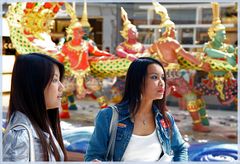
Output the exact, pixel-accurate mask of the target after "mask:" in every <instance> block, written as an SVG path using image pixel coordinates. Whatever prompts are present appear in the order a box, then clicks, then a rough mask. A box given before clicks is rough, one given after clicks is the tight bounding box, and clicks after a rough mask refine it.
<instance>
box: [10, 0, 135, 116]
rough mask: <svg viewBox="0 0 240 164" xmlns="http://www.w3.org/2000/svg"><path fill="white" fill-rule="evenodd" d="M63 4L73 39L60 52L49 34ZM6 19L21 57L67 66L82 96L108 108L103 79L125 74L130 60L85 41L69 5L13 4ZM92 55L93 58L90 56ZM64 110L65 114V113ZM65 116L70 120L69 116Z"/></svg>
mask: <svg viewBox="0 0 240 164" xmlns="http://www.w3.org/2000/svg"><path fill="white" fill-rule="evenodd" d="M62 5H65V7H66V11H67V13H68V14H69V15H70V16H71V24H70V26H69V27H68V29H67V35H68V36H70V37H69V38H70V40H68V39H67V40H68V41H67V42H66V43H65V44H64V45H63V47H62V48H60V49H59V47H58V46H57V45H56V44H55V43H54V42H53V41H52V40H51V36H50V33H51V28H52V27H53V21H54V18H55V15H56V14H57V12H58V11H59V9H60V8H61V6H62ZM7 20H8V24H9V28H10V37H11V40H12V42H13V45H14V47H15V48H16V50H17V52H18V53H19V54H26V53H29V52H39V53H44V54H48V55H50V56H52V57H55V58H57V59H58V60H60V61H62V62H63V63H64V64H65V68H66V75H67V77H71V78H72V79H73V80H76V86H77V93H78V95H79V97H83V96H84V95H85V93H86V92H87V91H90V92H92V93H93V94H94V95H95V96H96V97H97V101H98V102H99V105H100V107H101V108H103V107H106V106H107V102H106V100H105V97H104V96H102V93H101V79H102V78H105V77H115V76H123V75H125V74H126V70H127V69H128V67H129V65H130V63H131V61H130V60H127V59H119V58H116V57H114V56H113V55H111V54H109V53H107V52H104V51H100V50H98V49H97V47H96V46H95V45H94V44H93V43H92V42H88V41H86V40H84V39H82V37H83V34H84V32H83V29H82V25H81V23H80V22H79V21H78V20H77V17H76V15H75V12H74V10H73V9H72V7H71V6H70V4H68V3H61V2H44V3H43V2H27V3H26V2H18V3H13V4H11V5H10V7H9V11H8V13H7ZM90 53H91V54H93V56H89V54H90ZM70 88H72V87H70ZM65 102H66V100H65ZM66 108H67V105H66ZM64 110H65V109H63V113H64V112H66V111H64ZM63 117H65V118H67V117H68V115H67V113H66V116H63Z"/></svg>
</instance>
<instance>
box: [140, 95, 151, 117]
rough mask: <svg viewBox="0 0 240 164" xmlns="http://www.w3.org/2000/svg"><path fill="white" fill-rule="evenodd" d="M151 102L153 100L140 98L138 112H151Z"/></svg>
mask: <svg viewBox="0 0 240 164" xmlns="http://www.w3.org/2000/svg"><path fill="white" fill-rule="evenodd" d="M152 103H153V101H149V100H143V99H142V100H141V102H140V106H139V109H138V112H139V113H142V114H147V113H149V112H151V111H152Z"/></svg>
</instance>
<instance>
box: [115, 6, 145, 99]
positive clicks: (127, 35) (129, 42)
mask: <svg viewBox="0 0 240 164" xmlns="http://www.w3.org/2000/svg"><path fill="white" fill-rule="evenodd" d="M121 17H122V20H123V30H122V31H120V33H121V35H122V37H123V38H124V41H123V42H122V43H120V44H119V45H118V46H117V48H116V54H117V56H118V57H120V58H126V59H129V60H131V61H133V60H135V59H137V58H138V57H140V56H143V54H144V50H145V48H144V46H143V44H141V43H139V42H138V40H137V39H138V31H137V28H136V26H135V25H133V24H132V23H131V22H130V21H129V19H128V15H127V12H126V11H125V10H124V9H123V7H121ZM124 84H125V76H122V77H118V78H117V81H116V82H115V84H114V85H113V86H112V94H113V95H114V96H113V98H112V101H113V102H119V101H120V100H121V99H122V95H123V91H124Z"/></svg>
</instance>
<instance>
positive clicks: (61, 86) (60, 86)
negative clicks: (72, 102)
mask: <svg viewBox="0 0 240 164" xmlns="http://www.w3.org/2000/svg"><path fill="white" fill-rule="evenodd" d="M58 89H59V91H63V89H64V85H63V84H62V82H61V81H59V86H58Z"/></svg>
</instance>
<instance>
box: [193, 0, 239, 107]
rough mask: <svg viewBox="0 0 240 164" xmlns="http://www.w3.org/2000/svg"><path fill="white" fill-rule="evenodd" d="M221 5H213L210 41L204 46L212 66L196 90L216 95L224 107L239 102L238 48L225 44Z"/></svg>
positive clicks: (206, 59) (206, 58)
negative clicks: (234, 74) (236, 73)
mask: <svg viewBox="0 0 240 164" xmlns="http://www.w3.org/2000/svg"><path fill="white" fill-rule="evenodd" d="M219 11H220V10H219V4H218V3H212V12H213V19H212V26H211V27H210V28H209V29H208V35H209V37H210V39H211V40H210V41H209V42H207V43H206V44H205V45H204V48H203V50H204V52H205V53H206V55H207V56H206V57H205V61H206V62H208V63H210V64H211V67H212V70H211V71H210V72H209V73H208V78H207V79H203V80H202V82H201V83H199V84H197V85H196V87H195V89H196V91H198V92H199V93H200V94H204V95H216V96H217V98H218V100H219V102H220V103H221V104H223V105H227V104H230V103H232V102H234V101H235V102H236V101H237V80H236V79H235V78H234V76H233V74H232V73H233V72H237V48H234V47H233V46H232V45H229V44H225V43H224V41H225V39H226V30H225V26H224V25H223V24H221V20H220V18H219Z"/></svg>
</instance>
